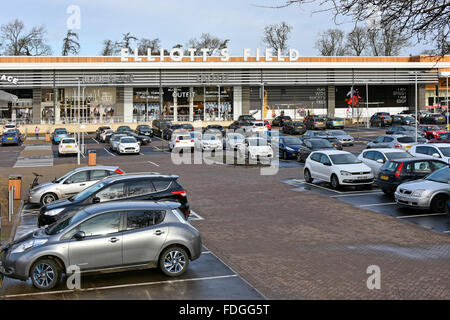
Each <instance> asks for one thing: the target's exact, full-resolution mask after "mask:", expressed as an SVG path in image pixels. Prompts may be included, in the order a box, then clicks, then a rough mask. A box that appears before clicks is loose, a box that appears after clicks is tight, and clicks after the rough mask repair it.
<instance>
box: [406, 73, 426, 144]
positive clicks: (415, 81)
mask: <svg viewBox="0 0 450 320" xmlns="http://www.w3.org/2000/svg"><path fill="white" fill-rule="evenodd" d="M408 73H409V74H413V75H414V76H415V80H414V83H415V98H414V100H415V117H416V143H417V126H418V122H419V119H418V117H417V116H418V115H417V74H419V73H423V71H410V72H408Z"/></svg>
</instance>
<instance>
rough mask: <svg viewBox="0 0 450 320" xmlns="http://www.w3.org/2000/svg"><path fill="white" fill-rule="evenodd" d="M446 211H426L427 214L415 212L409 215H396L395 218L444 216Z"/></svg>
mask: <svg viewBox="0 0 450 320" xmlns="http://www.w3.org/2000/svg"><path fill="white" fill-rule="evenodd" d="M444 215H446V213H428V214H416V215H410V216H401V217H396V218H397V219H407V218H422V217H431V216H444Z"/></svg>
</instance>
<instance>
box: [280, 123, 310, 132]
mask: <svg viewBox="0 0 450 320" xmlns="http://www.w3.org/2000/svg"><path fill="white" fill-rule="evenodd" d="M282 131H283V133H287V134H304V133H305V132H306V126H305V124H304V123H303V122H301V121H287V122H285V123H284V125H283V129H282Z"/></svg>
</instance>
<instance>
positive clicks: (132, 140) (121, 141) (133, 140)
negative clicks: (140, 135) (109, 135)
mask: <svg viewBox="0 0 450 320" xmlns="http://www.w3.org/2000/svg"><path fill="white" fill-rule="evenodd" d="M120 143H136V139H135V138H122V139H120Z"/></svg>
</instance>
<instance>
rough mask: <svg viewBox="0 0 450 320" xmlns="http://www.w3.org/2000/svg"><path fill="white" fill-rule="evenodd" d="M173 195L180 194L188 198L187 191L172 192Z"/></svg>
mask: <svg viewBox="0 0 450 320" xmlns="http://www.w3.org/2000/svg"><path fill="white" fill-rule="evenodd" d="M172 194H178V195H180V196H182V197H186V194H187V193H186V190H178V191H172Z"/></svg>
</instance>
